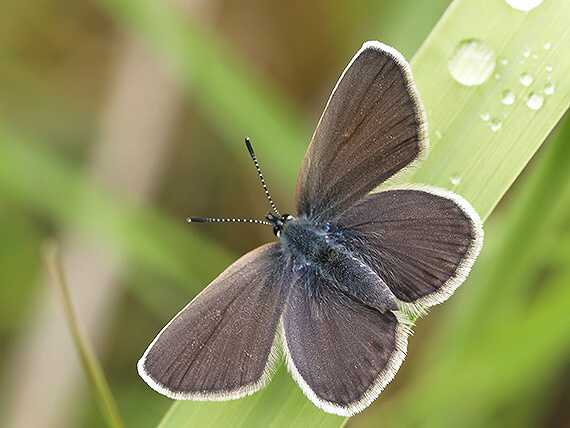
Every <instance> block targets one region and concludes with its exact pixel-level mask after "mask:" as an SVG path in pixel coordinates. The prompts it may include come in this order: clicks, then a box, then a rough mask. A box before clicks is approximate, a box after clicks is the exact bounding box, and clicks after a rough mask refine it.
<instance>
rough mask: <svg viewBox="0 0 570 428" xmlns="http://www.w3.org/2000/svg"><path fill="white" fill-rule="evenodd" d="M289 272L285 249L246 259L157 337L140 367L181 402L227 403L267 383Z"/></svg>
mask: <svg viewBox="0 0 570 428" xmlns="http://www.w3.org/2000/svg"><path fill="white" fill-rule="evenodd" d="M290 275H291V269H290V268H289V269H287V268H286V261H285V259H284V258H283V256H282V247H281V245H280V244H266V245H264V246H262V247H259V248H257V249H255V250H253V251H251V252H249V253H248V254H246V255H245V256H243V257H241V258H240V259H239V260H237V261H236V262H235V263H233V264H232V265H231V266H230V267H229V268H228V269H226V270H225V271H224V272H223V273H222V274H221V275H220V276H219V277H218V278H216V279H215V280H214V281H213V282H212V283H211V284H210V285H209V286H208V287H207V288H205V289H204V291H202V292H201V293H200V294H199V295H198V296H197V297H196V298H195V299H194V300H193V301H192V302H190V303H189V304H188V305H187V306H186V307H185V308H184V309H182V311H180V313H179V314H178V315H177V316H176V317H175V318H174V319H173V320H172V321H171V322H170V323H169V324H168V325H167V326H166V327H165V328H164V329H163V330H162V331H161V332H160V334H159V335H158V336H157V338H156V339H155V340H154V342H152V344H151V345H150V346H149V348H148V349H147V351H146V352H145V354H144V355H143V357H142V358H141V360H140V361H139V365H138V369H139V373H140V374H141V376H142V377H143V378H144V379H145V380H146V381H147V383H148V384H149V385H151V386H152V387H153V388H154V389H156V390H157V391H159V392H161V393H163V394H165V395H167V396H170V397H172V398H176V399H193V400H227V399H232V398H239V397H242V396H245V395H248V394H251V393H253V392H255V391H257V390H259V389H260V388H261V387H263V386H264V385H265V383H266V382H267V381H268V380H269V376H270V372H271V369H272V368H273V365H274V363H275V361H274V360H275V355H272V354H274V352H275V351H276V347H278V346H280V345H279V343H276V335H277V329H278V325H279V320H280V318H281V314H282V312H283V307H284V304H285V301H286V297H287V294H288V292H289V284H290V282H291V281H290Z"/></svg>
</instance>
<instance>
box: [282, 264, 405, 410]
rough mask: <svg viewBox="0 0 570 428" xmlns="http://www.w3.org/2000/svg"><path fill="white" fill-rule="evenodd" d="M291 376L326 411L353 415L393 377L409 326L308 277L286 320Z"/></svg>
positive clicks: (294, 296)
mask: <svg viewBox="0 0 570 428" xmlns="http://www.w3.org/2000/svg"><path fill="white" fill-rule="evenodd" d="M283 328H284V333H285V342H286V355H287V364H288V367H289V371H290V372H291V373H292V374H293V376H294V377H295V379H296V380H297V382H298V383H299V384H300V386H301V388H302V389H303V392H304V393H305V394H306V395H307V396H308V397H309V398H310V399H311V400H312V401H313V402H314V403H315V404H316V405H317V406H318V407H321V408H322V409H324V410H326V411H327V412H331V413H336V414H339V415H343V416H350V415H352V414H354V413H356V412H358V411H360V410H362V409H364V408H365V407H366V406H368V405H369V404H370V403H371V402H372V401H373V400H374V399H375V398H376V397H377V396H378V394H379V393H380V392H381V391H382V389H383V388H384V387H385V386H386V384H387V383H388V382H390V380H391V379H392V378H393V377H394V375H395V373H396V371H397V370H398V368H399V366H400V364H401V362H402V360H403V359H404V356H405V352H406V341H407V336H406V331H407V328H406V325H405V324H402V323H401V321H400V320H399V319H398V317H397V316H396V315H395V314H394V313H393V312H390V311H386V312H384V313H381V312H380V311H378V310H376V309H373V308H371V307H369V306H366V305H364V304H363V303H360V302H359V301H357V300H355V299H353V298H351V297H350V296H348V295H346V294H345V293H342V292H340V291H338V290H336V289H335V287H334V286H333V285H332V284H327V283H326V282H325V281H323V280H322V279H321V278H319V277H318V276H316V275H312V274H311V273H310V272H308V273H307V274H306V275H305V277H304V281H298V282H297V283H295V284H294V285H293V287H292V289H291V294H290V297H289V301H288V303H287V306H286V309H285V313H284V316H283Z"/></svg>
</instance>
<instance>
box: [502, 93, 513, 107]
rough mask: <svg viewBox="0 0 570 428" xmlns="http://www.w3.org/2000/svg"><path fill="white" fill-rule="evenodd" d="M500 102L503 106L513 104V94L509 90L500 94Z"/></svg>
mask: <svg viewBox="0 0 570 428" xmlns="http://www.w3.org/2000/svg"><path fill="white" fill-rule="evenodd" d="M501 102H502V103H503V104H505V105H508V106H510V105H511V104H513V103H514V102H515V94H513V92H512V91H511V90H509V89H507V90H505V91H503V93H502V94H501Z"/></svg>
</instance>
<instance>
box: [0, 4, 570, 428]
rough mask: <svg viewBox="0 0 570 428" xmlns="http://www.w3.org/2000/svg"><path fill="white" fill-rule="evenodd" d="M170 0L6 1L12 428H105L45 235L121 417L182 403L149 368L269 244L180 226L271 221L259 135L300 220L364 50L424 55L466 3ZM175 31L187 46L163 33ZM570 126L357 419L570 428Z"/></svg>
mask: <svg viewBox="0 0 570 428" xmlns="http://www.w3.org/2000/svg"><path fill="white" fill-rule="evenodd" d="M160 3H161V2H152V1H140V2H137V1H118V0H117V1H111V0H99V1H97V0H93V1H85V0H75V1H71V0H27V1H25V2H3V4H2V14H1V15H0V55H1V56H0V94H1V95H0V377H1V378H0V412H1V413H0V421H2V422H1V423H0V425H2V426H4V423H6V426H9V427H32V426H33V427H99V426H103V425H104V420H103V418H102V417H101V415H100V412H99V410H98V408H97V405H96V402H95V399H94V396H93V394H92V391H91V389H90V387H89V385H88V383H87V381H86V378H85V375H84V373H83V372H82V370H81V368H80V366H79V364H78V360H77V357H76V352H75V350H74V348H73V346H72V345H71V343H70V339H69V333H68V330H67V327H66V325H65V323H64V322H63V316H62V314H61V309H60V305H59V302H58V301H57V300H56V299H55V298H54V296H53V292H52V290H51V289H50V287H49V285H48V283H47V281H46V275H45V271H44V268H43V265H42V260H41V257H40V247H41V246H42V244H43V243H44V242H45V241H46V240H47V239H50V238H55V239H56V240H57V241H58V242H59V244H60V248H61V253H62V260H63V264H64V267H65V270H66V273H67V275H68V280H69V282H70V287H71V291H72V293H73V297H74V299H75V302H76V305H77V310H78V313H79V317H80V319H81V321H82V322H83V323H84V324H85V325H86V327H87V331H88V333H89V336H90V338H91V340H92V341H93V342H94V344H95V347H96V350H97V354H98V355H99V357H100V359H101V361H102V364H103V366H104V370H105V372H106V374H107V376H108V379H109V382H110V385H111V388H112V390H113V393H114V394H115V398H116V399H117V402H118V405H119V409H120V411H121V414H122V416H123V418H124V420H125V423H126V425H127V426H130V427H131V426H132V427H152V426H156V425H157V424H158V423H159V421H160V420H161V419H162V417H163V416H164V414H165V413H166V411H167V410H168V409H169V407H170V406H171V404H172V401H171V400H169V399H167V398H165V397H162V396H160V395H159V394H157V393H155V392H154V391H152V390H151V389H150V388H149V387H148V386H147V385H146V384H145V383H144V382H143V381H142V380H141V379H140V378H139V377H138V375H137V373H136V367H135V366H136V361H137V360H138V358H139V357H140V356H141V355H142V353H143V351H144V350H145V349H146V347H147V346H148V344H149V343H150V341H151V340H152V339H153V338H154V336H155V335H156V333H157V332H158V331H159V330H160V329H161V328H162V327H163V326H164V325H165V323H166V322H167V321H168V320H169V319H170V318H171V317H172V316H173V315H174V314H175V313H176V312H177V311H178V310H179V309H180V308H181V307H183V306H184V305H185V304H186V303H187V302H188V301H190V299H191V298H192V297H193V296H195V295H196V294H197V293H198V292H199V291H200V290H201V289H202V288H203V287H204V286H205V285H207V284H208V283H209V282H210V281H211V280H212V279H213V278H215V277H216V276H217V275H218V274H219V273H220V272H221V271H222V270H223V269H224V268H225V267H227V266H228V264H229V263H231V261H233V260H234V259H236V258H237V257H238V256H240V255H242V254H244V253H245V252H247V251H248V250H250V249H252V248H254V247H256V246H258V245H260V244H262V243H264V242H267V241H270V240H273V239H274V237H273V234H272V231H271V229H270V228H267V227H260V226H255V225H229V224H228V225H209V224H198V225H188V224H186V223H185V218H186V217H187V216H189V215H193V216H212V217H240V218H261V217H263V216H264V215H265V213H266V212H267V211H268V209H269V206H268V204H267V201H266V199H265V195H264V193H263V191H262V188H261V186H260V184H259V180H258V177H257V175H256V172H255V169H254V167H253V164H252V162H251V159H250V158H249V156H248V153H247V151H246V149H245V147H244V144H243V138H244V137H245V136H249V137H250V138H251V139H252V142H253V145H254V147H255V148H256V153H257V156H258V159H259V161H260V163H261V167H262V169H263V170H264V175H265V179H266V182H267V183H268V186H269V189H270V191H271V193H272V196H273V199H274V200H275V201H276V203H277V205H278V207H279V209H280V210H281V212H292V211H293V196H294V193H293V192H294V185H295V180H296V175H297V172H298V168H299V166H300V164H301V161H302V158H303V155H304V152H305V150H306V147H307V145H308V143H309V141H310V138H311V135H312V132H313V129H314V126H315V124H316V122H317V120H318V118H319V116H320V114H321V111H322V109H323V107H324V105H325V103H326V100H327V98H328V96H329V93H330V91H331V89H332V87H333V86H334V84H335V82H336V79H337V78H338V76H339V75H340V72H341V70H342V69H343V68H344V67H345V65H346V63H347V62H348V61H349V59H350V58H351V57H352V55H353V54H354V53H355V52H356V51H357V50H358V49H359V47H360V45H361V44H362V42H364V41H366V40H369V39H377V40H380V41H382V42H384V43H387V44H389V45H392V46H394V47H396V48H397V49H398V50H399V51H400V52H402V53H403V55H404V56H405V57H406V58H408V59H411V58H412V57H413V55H414V54H415V52H416V51H417V50H418V49H419V48H420V46H421V44H422V43H423V42H424V40H425V39H426V37H427V36H428V34H429V33H430V32H431V30H432V29H433V27H434V26H435V25H436V23H437V22H438V20H439V19H440V17H441V16H442V14H443V13H444V11H445V10H446V8H447V7H448V6H449V3H450V2H449V1H442V0H434V1H429V2H426V1H422V0H403V1H402V0H399V1H396V0H386V1H372V0H356V1H347V0H332V1H331V0H329V1H324V0H312V1H290V2H268V1H261V0H254V1H249V2H244V1H235V0H229V1H225V0H218V1H215V0H214V1H212V0H210V1H199V0H195V1H186V0H172V1H171V2H168V3H171V6H172V8H173V9H174V10H175V11H176V13H175V14H170V15H168V14H161V12H160V8H157V9H156V10H154V9H153V7H154V6H153V4H160ZM567 10H568V9H566V11H567ZM141 22H144V24H140V23H141ZM179 26H183V27H184V28H185V31H187V32H186V33H185V36H184V37H180V34H179V33H178V32H176V31H172V32H169V31H162V30H163V29H164V28H178V27H179ZM161 46H170V47H172V50H165V49H161ZM186 51H188V52H186ZM173 52H174V54H173ZM188 70H192V71H193V73H189V72H188ZM562 96H566V97H567V96H568V93H566V94H565V93H564V92H563V93H562ZM267 106H270V107H271V108H270V109H268V108H267ZM428 113H429V109H428ZM475 119H478V118H475ZM475 119H474V120H475ZM478 120H480V119H478ZM566 122H568V121H566ZM432 138H433V131H432ZM569 138H570V126H569V125H568V123H566V125H564V124H563V122H561V124H560V125H559V126H558V127H557V128H556V129H555V130H554V132H553V133H552V136H551V138H549V139H548V140H546V141H545V143H544V144H543V145H542V147H541V149H540V150H539V151H538V153H537V154H536V155H535V156H534V157H533V159H532V161H531V162H530V163H529V164H528V165H527V167H526V168H525V170H524V171H523V173H522V174H521V175H520V176H519V178H518V179H517V181H516V182H515V183H514V186H512V188H511V189H510V190H509V192H508V193H507V194H506V196H505V197H504V198H503V199H502V201H501V203H500V204H499V205H498V206H497V208H496V209H495V210H494V211H493V214H492V215H491V216H490V217H489V219H488V221H486V223H485V231H486V236H485V240H486V242H485V246H484V249H483V253H482V255H481V256H480V259H479V261H478V262H477V263H476V265H475V268H474V270H473V272H472V275H471V276H470V278H469V279H468V281H467V282H466V284H465V285H464V286H462V287H461V288H460V289H459V290H458V291H457V292H456V294H455V296H454V297H453V298H452V299H451V300H450V301H449V302H448V303H447V304H445V305H442V306H441V307H436V308H433V309H432V310H431V311H430V315H429V316H428V317H426V318H425V319H421V320H419V321H418V325H417V328H416V329H415V335H414V336H413V337H412V338H411V339H410V344H409V355H408V357H407V359H406V361H405V362H404V364H403V366H402V369H401V370H400V372H399V374H398V375H397V376H396V379H395V380H394V381H393V382H392V384H390V385H389V386H388V388H387V389H386V391H385V392H383V393H382V394H381V395H380V397H379V399H377V400H376V402H375V403H373V405H372V406H370V408H369V409H366V410H365V411H364V412H362V413H361V414H359V415H357V416H355V417H353V418H351V419H350V420H349V421H348V423H347V426H349V427H361V426H362V427H369V426H370V427H372V426H386V427H400V426H410V427H412V426H413V427H424V426H425V427H428V426H434V427H436V426H437V427H457V426H465V427H483V426H485V427H491V426H496V427H507V426H509V427H510V426H517V427H558V426H559V427H564V426H568V425H569V424H570V392H569V391H570V327H569V326H570V316H569V315H568V314H569V309H568V308H570V185H569V183H570V180H569V178H570V177H569V175H570V149H569V147H570V145H569V144H568V141H569ZM539 143H540V142H539ZM513 178H514V177H513ZM471 191H473V190H472V189H471ZM481 191H483V190H481ZM476 208H477V206H476ZM486 214H487V213H484V215H486ZM278 376H281V375H278ZM270 405H271V406H278V405H279V403H278V402H277V403H270ZM257 411H259V409H257ZM260 414H261V413H260ZM335 423H336V426H339V425H340V423H342V420H340V422H338V421H337V422H333V426H334V424H335ZM318 425H319V423H318V422H316V423H315V426H318ZM172 426H174V425H172ZM190 426H192V425H190ZM261 426H263V425H261Z"/></svg>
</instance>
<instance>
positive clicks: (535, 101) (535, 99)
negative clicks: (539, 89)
mask: <svg viewBox="0 0 570 428" xmlns="http://www.w3.org/2000/svg"><path fill="white" fill-rule="evenodd" d="M543 104H544V97H543V96H542V95H540V94H537V93H536V92H531V93H530V95H529V96H528V99H527V100H526V105H527V107H528V108H530V109H533V110H538V109H540V108H541V107H542V105H543Z"/></svg>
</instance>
